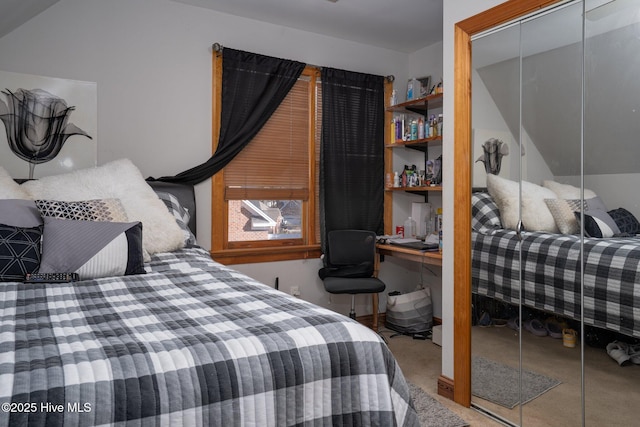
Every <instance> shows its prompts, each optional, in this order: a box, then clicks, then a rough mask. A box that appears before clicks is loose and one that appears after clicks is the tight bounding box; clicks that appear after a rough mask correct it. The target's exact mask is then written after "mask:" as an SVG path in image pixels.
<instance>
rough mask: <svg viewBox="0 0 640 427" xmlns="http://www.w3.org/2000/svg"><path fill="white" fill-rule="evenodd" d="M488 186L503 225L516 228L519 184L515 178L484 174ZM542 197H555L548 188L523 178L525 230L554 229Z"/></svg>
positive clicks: (555, 228)
mask: <svg viewBox="0 0 640 427" xmlns="http://www.w3.org/2000/svg"><path fill="white" fill-rule="evenodd" d="M487 190H488V191H489V194H490V195H491V197H493V200H495V202H496V204H497V205H498V208H499V209H500V219H501V220H502V225H503V226H504V228H510V229H512V230H515V229H516V228H517V226H518V219H519V214H520V212H519V204H518V200H519V198H520V197H519V196H520V189H519V185H518V183H517V182H515V181H511V180H508V179H505V178H501V177H499V176H496V175H492V174H487ZM545 199H557V196H556V194H555V193H554V192H553V191H551V190H549V189H548V188H544V187H541V186H539V185H536V184H533V183H531V182H527V181H522V200H521V202H520V204H521V205H522V225H523V226H524V229H525V230H527V231H547V232H549V233H557V232H558V227H557V226H556V222H555V220H554V219H553V215H551V212H550V211H549V208H548V207H547V204H546V203H545V201H544V200H545Z"/></svg>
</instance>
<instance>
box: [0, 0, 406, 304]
mask: <svg viewBox="0 0 640 427" xmlns="http://www.w3.org/2000/svg"><path fill="white" fill-rule="evenodd" d="M215 42H218V43H221V44H222V45H223V46H228V47H232V48H235V49H242V50H247V51H252V52H256V53H262V54H265V55H271V56H276V57H282V58H288V59H294V60H299V61H302V62H306V63H309V64H314V65H318V66H330V67H334V68H340V69H346V70H351V71H358V72H364V73H371V74H377V75H385V76H386V75H390V74H392V75H394V76H395V77H396V81H404V82H406V81H407V78H408V75H409V74H408V68H409V55H408V54H406V53H402V52H395V51H392V50H388V49H381V48H376V47H372V46H368V45H364V44H359V43H354V42H350V41H345V40H341V39H336V38H332V37H327V36H321V35H318V34H314V33H309V32H305V31H299V30H294V29H290V28H286V27H281V26H277V25H271V24H267V23H264V22H260V21H255V20H250V19H244V18H240V17H236V16H232V15H227V14H222V13H218V12H215V11H211V10H209V9H204V8H199V7H194V6H187V5H184V4H181V3H176V2H172V1H169V0H109V1H104V0H61V1H60V2H58V3H56V4H55V5H53V6H52V7H50V8H49V9H47V10H46V11H44V12H43V13H41V14H40V15H38V16H36V17H35V18H33V19H32V20H30V21H29V22H27V23H25V24H24V25H22V26H21V27H19V28H18V29H16V30H15V31H13V32H11V33H9V34H8V35H6V36H5V37H3V38H0V70H4V71H12V72H18V73H28V74H35V75H43V76H50V77H59V78H65V79H75V80H84V81H92V82H97V87H98V130H99V133H98V134H99V141H98V164H103V163H105V162H108V161H111V160H115V159H118V158H122V157H129V158H131V159H132V161H133V162H134V163H135V164H136V165H137V166H138V167H139V168H140V169H141V171H142V173H143V175H144V176H155V177H157V176H162V175H173V174H176V173H178V172H181V171H183V170H185V169H187V168H189V167H191V166H195V165H197V164H199V163H201V162H203V161H205V160H206V159H207V158H209V156H210V155H211V60H212V53H211V45H212V44H213V43H215ZM196 191H197V199H198V240H199V242H200V244H201V245H202V246H204V247H207V248H208V247H210V235H211V222H210V221H211V186H210V181H209V180H208V181H206V182H204V183H202V184H200V185H198V186H197V187H196ZM319 266H320V262H319V260H308V261H290V262H286V263H268V264H253V265H239V266H236V267H237V268H238V269H239V270H241V271H244V272H246V273H248V274H249V275H251V276H253V277H255V278H256V279H258V280H261V281H263V282H265V283H267V284H270V285H273V283H274V278H275V277H276V276H279V277H280V283H281V289H283V290H285V291H286V290H288V287H289V286H291V285H293V284H294V283H295V284H296V285H298V286H300V288H301V292H302V295H301V296H302V297H303V298H305V299H308V300H310V301H313V302H317V303H319V304H320V305H323V306H325V307H328V306H331V307H335V306H336V302H335V300H336V298H335V297H334V302H333V303H332V304H329V303H328V296H327V295H326V293H325V292H324V289H323V288H322V286H321V282H320V281H319V279H318V278H317V271H318V269H319ZM405 267H407V269H405ZM415 268H416V267H415V266H414V267H413V270H412V269H411V267H410V266H404V265H401V264H398V263H397V262H394V261H391V260H389V261H387V262H385V263H383V265H382V271H381V278H383V279H384V280H385V281H387V285H388V291H392V290H400V291H405V290H407V289H413V287H415V282H416V280H417V278H418V277H419V275H418V274H417V272H416V271H415ZM337 300H339V302H340V304H342V298H337ZM369 301H370V299H369V298H365V297H362V298H359V299H358V304H359V307H358V308H357V310H358V313H359V314H366V313H370V312H371V311H370V310H371V309H370V302H369ZM382 304H384V299H383V300H382V301H381V306H382V307H384V305H382ZM348 305H349V303H348V301H347V303H346V306H347V310H343V307H342V306H340V307H339V308H340V310H339V311H344V312H347V311H348Z"/></svg>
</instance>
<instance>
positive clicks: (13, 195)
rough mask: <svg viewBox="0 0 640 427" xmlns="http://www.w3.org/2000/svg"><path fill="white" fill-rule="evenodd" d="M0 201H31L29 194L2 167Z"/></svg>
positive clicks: (0, 168) (0, 171) (0, 173)
mask: <svg viewBox="0 0 640 427" xmlns="http://www.w3.org/2000/svg"><path fill="white" fill-rule="evenodd" d="M0 199H22V200H28V199H29V194H27V192H26V191H24V190H23V189H22V188H21V187H20V185H18V184H17V183H16V182H15V181H14V180H13V178H11V175H9V173H8V172H7V171H6V170H4V169H3V168H2V167H0Z"/></svg>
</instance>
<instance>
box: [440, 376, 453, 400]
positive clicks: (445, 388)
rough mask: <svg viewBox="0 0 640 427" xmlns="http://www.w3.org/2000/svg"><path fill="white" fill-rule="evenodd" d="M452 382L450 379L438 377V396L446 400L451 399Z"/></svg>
mask: <svg viewBox="0 0 640 427" xmlns="http://www.w3.org/2000/svg"><path fill="white" fill-rule="evenodd" d="M453 388H454V382H453V380H452V379H451V378H448V377H445V376H444V375H440V376H439V377H438V394H439V395H440V396H442V397H446V398H447V399H450V400H454V399H453Z"/></svg>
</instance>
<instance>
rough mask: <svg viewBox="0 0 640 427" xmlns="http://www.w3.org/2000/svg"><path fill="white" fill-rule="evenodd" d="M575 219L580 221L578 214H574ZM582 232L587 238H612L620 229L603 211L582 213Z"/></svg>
mask: <svg viewBox="0 0 640 427" xmlns="http://www.w3.org/2000/svg"><path fill="white" fill-rule="evenodd" d="M575 214H576V218H577V219H578V220H580V212H576V213H575ZM584 232H585V234H586V235H587V236H589V237H598V238H601V237H613V235H614V234H619V233H620V229H619V228H618V226H617V225H616V222H615V221H614V220H613V218H611V215H609V214H608V213H607V212H605V211H600V210H591V209H589V210H588V211H586V212H584Z"/></svg>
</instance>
